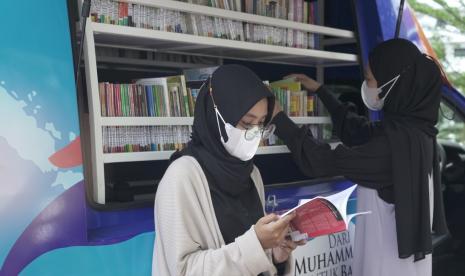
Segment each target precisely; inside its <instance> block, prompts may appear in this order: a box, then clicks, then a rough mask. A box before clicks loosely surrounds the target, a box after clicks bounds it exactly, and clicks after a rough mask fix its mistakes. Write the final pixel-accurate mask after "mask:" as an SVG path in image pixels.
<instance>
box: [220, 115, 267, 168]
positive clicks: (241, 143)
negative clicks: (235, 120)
mask: <svg viewBox="0 0 465 276" xmlns="http://www.w3.org/2000/svg"><path fill="white" fill-rule="evenodd" d="M215 112H216V122H217V123H218V131H219V133H220V137H221V142H222V143H223V146H224V148H225V149H226V151H227V152H228V153H229V154H231V155H232V156H234V157H237V158H239V159H240V160H242V161H248V160H250V159H252V158H253V157H254V155H255V153H256V152H257V149H258V146H259V144H260V140H261V135H254V136H253V137H251V139H246V130H243V129H238V128H236V127H233V126H232V125H231V124H229V123H226V122H225V121H224V119H223V117H222V116H221V114H220V112H219V111H218V108H216V106H215ZM218 117H220V118H221V121H223V123H224V128H225V130H226V134H227V135H228V141H227V142H225V141H224V138H223V135H221V130H220V122H219V120H218Z"/></svg>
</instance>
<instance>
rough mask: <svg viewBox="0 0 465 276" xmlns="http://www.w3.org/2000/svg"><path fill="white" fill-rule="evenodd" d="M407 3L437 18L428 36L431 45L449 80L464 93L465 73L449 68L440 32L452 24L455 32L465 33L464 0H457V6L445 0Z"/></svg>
mask: <svg viewBox="0 0 465 276" xmlns="http://www.w3.org/2000/svg"><path fill="white" fill-rule="evenodd" d="M408 3H409V5H410V7H412V8H413V10H415V11H416V12H418V13H422V14H424V15H428V16H431V17H433V18H436V19H437V23H436V28H435V31H434V35H433V36H432V37H429V40H430V43H431V46H432V47H433V49H434V51H435V52H436V54H437V55H438V58H439V60H440V61H441V63H442V64H443V65H444V69H445V70H446V72H447V77H448V78H449V80H450V81H451V82H452V84H453V85H454V86H455V87H456V88H458V89H459V90H460V91H461V92H462V93H465V74H463V73H460V72H456V71H452V70H451V69H450V68H451V67H450V66H449V64H450V63H449V61H448V60H447V59H446V55H445V46H444V43H445V39H444V37H443V35H442V32H441V30H445V28H446V27H448V26H452V27H454V28H455V30H456V31H457V33H462V34H465V0H458V2H457V4H458V5H457V6H451V5H450V2H449V3H447V1H445V0H430V1H428V3H423V2H418V1H417V0H408ZM449 30H450V28H449ZM446 43H447V42H446Z"/></svg>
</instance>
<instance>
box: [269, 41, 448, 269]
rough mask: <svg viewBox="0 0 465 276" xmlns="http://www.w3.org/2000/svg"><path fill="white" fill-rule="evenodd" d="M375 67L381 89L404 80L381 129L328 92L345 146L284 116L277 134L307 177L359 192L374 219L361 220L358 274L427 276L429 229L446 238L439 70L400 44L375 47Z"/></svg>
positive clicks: (405, 43)
mask: <svg viewBox="0 0 465 276" xmlns="http://www.w3.org/2000/svg"><path fill="white" fill-rule="evenodd" d="M370 67H371V68H372V71H373V74H374V75H375V77H376V79H377V80H378V82H379V84H383V83H386V82H388V81H389V80H390V79H392V78H393V77H395V76H397V75H399V74H401V77H400V78H399V81H398V82H397V84H396V86H395V87H393V88H392V91H391V92H390V95H389V98H387V99H386V102H385V106H384V109H383V111H384V118H383V120H382V122H381V123H377V124H373V123H370V122H368V120H367V119H366V118H364V117H362V116H358V115H356V113H355V112H354V111H355V110H354V109H352V108H351V107H350V106H348V105H343V104H341V103H339V102H338V101H337V100H335V98H334V97H332V96H331V95H330V94H329V93H328V92H327V91H325V88H324V87H322V88H320V91H318V95H319V97H320V98H321V99H322V100H323V101H324V103H325V105H326V106H327V107H328V110H329V111H330V113H331V117H332V119H333V124H334V127H335V128H336V133H337V134H338V136H339V137H340V138H341V140H342V142H343V143H345V144H346V145H339V146H338V147H337V148H336V149H334V150H332V149H331V148H330V146H329V145H328V144H326V143H322V142H320V141H318V140H316V139H314V138H313V137H312V134H311V132H310V131H309V130H308V129H307V128H305V127H303V128H299V127H297V126H296V125H295V124H294V123H293V122H292V121H291V120H290V119H289V118H288V117H287V116H286V115H285V114H283V113H282V112H281V113H279V114H278V115H277V116H275V118H274V119H273V123H274V124H276V127H277V130H276V134H277V135H278V136H279V137H280V138H282V139H283V140H284V142H285V143H286V145H287V146H288V147H289V149H290V151H291V152H292V155H293V158H294V160H295V162H296V164H297V166H298V167H299V168H300V169H301V171H302V172H304V173H305V174H307V175H308V176H311V177H325V176H336V175H342V176H345V177H346V178H347V179H349V180H352V181H353V182H355V183H357V184H359V185H360V186H361V188H360V189H359V194H358V196H359V197H358V208H360V211H364V210H366V209H371V211H372V212H373V214H372V215H370V216H367V217H366V218H363V219H360V220H358V221H357V223H358V224H357V229H358V230H359V231H356V232H357V236H358V238H357V240H356V249H355V252H356V253H355V267H354V269H355V271H354V272H355V273H354V275H429V274H430V273H431V255H429V254H430V253H431V252H432V238H431V227H432V226H433V228H434V230H435V231H436V232H437V233H438V234H443V233H445V232H446V231H447V228H446V226H445V220H444V212H443V208H442V207H443V206H442V197H441V192H440V178H439V177H440V175H439V171H438V159H437V154H436V146H435V145H436V134H437V130H436V129H435V127H434V125H435V124H436V122H437V114H438V113H437V112H438V108H439V102H440V87H441V81H440V73H439V69H438V68H437V66H436V65H435V64H434V62H433V61H431V60H430V59H428V58H427V57H425V56H424V55H422V54H421V53H420V52H419V51H418V49H417V48H416V46H415V45H413V44H411V43H410V42H408V41H406V40H402V39H396V40H391V41H387V42H384V43H382V44H380V45H379V46H378V47H377V48H375V50H374V51H373V52H372V54H371V55H370ZM433 210H434V216H433ZM433 217H434V221H433ZM425 258H426V259H425Z"/></svg>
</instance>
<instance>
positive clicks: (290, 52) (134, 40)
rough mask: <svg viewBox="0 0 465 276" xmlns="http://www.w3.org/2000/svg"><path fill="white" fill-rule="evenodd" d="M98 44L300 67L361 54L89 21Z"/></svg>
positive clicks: (353, 60)
mask: <svg viewBox="0 0 465 276" xmlns="http://www.w3.org/2000/svg"><path fill="white" fill-rule="evenodd" d="M88 28H89V29H88V31H90V32H93V33H94V38H95V42H96V43H103V44H112V45H120V46H122V47H131V46H134V47H138V48H146V49H151V50H157V51H159V52H165V53H177V54H188V55H198V56H208V57H221V58H230V59H239V60H248V61H257V62H265V63H279V64H291V65H300V66H317V65H322V66H323V65H328V66H334V65H354V64H356V63H357V61H358V58H357V55H354V54H346V53H338V52H329V51H322V50H315V49H300V48H292V47H283V46H276V45H267V44H260V43H254V42H245V41H237V40H228V39H221V38H214V37H204V36H196V35H191V34H181V33H173V32H164V31H157V30H149V29H142V28H135V27H126V26H118V25H110V24H104V23H95V22H89V24H88Z"/></svg>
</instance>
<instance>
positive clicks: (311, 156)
mask: <svg viewBox="0 0 465 276" xmlns="http://www.w3.org/2000/svg"><path fill="white" fill-rule="evenodd" d="M272 122H273V123H274V124H275V125H276V135H278V137H279V138H281V139H283V140H284V143H285V144H286V145H287V147H288V148H289V150H290V151H291V153H292V156H293V159H294V161H295V162H296V164H297V166H298V167H299V169H300V170H301V171H302V172H303V173H304V174H306V175H307V176H309V177H332V176H344V177H346V178H347V179H349V180H351V181H353V182H354V183H357V184H360V185H362V186H366V187H369V188H373V189H381V188H384V187H387V186H389V185H391V174H390V171H391V154H390V152H389V150H388V148H389V147H388V145H387V143H388V142H387V139H386V137H385V136H374V137H373V139H371V140H370V141H369V142H368V143H366V144H364V145H361V146H357V147H352V148H348V147H346V146H344V145H339V146H337V147H336V148H335V149H331V147H330V145H329V144H327V143H324V142H320V141H318V140H316V139H314V138H313V136H312V133H311V131H310V130H309V129H308V128H306V127H302V128H299V127H298V126H297V125H295V124H294V123H293V122H292V121H291V120H290V119H289V117H287V116H286V115H285V114H284V113H283V112H280V113H278V114H277V115H276V116H275V117H274V118H273V121H272Z"/></svg>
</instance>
